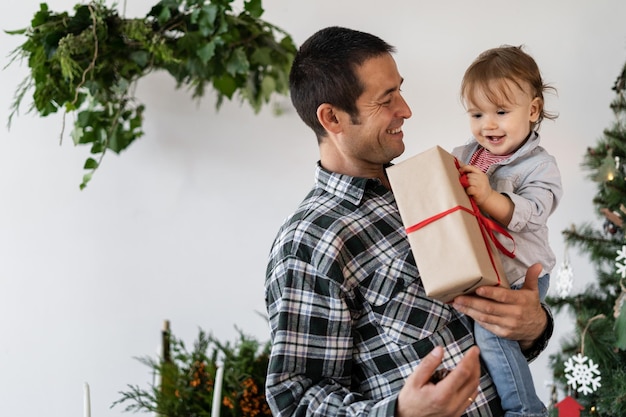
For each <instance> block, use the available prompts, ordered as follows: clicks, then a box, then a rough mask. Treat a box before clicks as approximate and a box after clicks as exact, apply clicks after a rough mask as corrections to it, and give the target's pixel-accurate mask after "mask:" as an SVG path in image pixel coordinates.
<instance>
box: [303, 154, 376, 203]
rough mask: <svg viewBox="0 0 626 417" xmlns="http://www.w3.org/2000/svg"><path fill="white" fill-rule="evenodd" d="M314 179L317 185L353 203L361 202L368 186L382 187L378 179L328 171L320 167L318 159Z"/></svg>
mask: <svg viewBox="0 0 626 417" xmlns="http://www.w3.org/2000/svg"><path fill="white" fill-rule="evenodd" d="M315 180H316V182H317V186H318V187H319V188H321V189H322V190H324V191H326V192H328V193H331V194H333V195H334V196H336V197H338V198H340V199H342V200H347V201H349V202H350V203H352V204H354V205H360V204H361V201H362V200H363V196H364V195H365V191H366V189H367V187H368V186H370V187H374V186H380V187H383V185H382V184H381V182H380V181H379V180H378V179H373V178H360V177H352V176H350V175H346V174H338V173H336V172H331V171H328V170H326V169H324V167H322V164H321V163H320V161H318V162H317V169H316V170H315ZM385 190H386V189H385Z"/></svg>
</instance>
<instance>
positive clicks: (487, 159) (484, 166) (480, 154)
mask: <svg viewBox="0 0 626 417" xmlns="http://www.w3.org/2000/svg"><path fill="white" fill-rule="evenodd" d="M511 155H512V154H508V155H494V154H492V153H491V152H489V151H488V150H487V149H485V148H483V147H482V146H479V147H478V149H477V150H476V152H474V155H472V157H471V159H470V165H473V166H475V167H478V168H480V170H481V171H482V172H487V170H488V169H489V167H490V166H491V165H493V164H495V163H498V162H500V161H503V160H505V159H507V158H509V157H510V156H511Z"/></svg>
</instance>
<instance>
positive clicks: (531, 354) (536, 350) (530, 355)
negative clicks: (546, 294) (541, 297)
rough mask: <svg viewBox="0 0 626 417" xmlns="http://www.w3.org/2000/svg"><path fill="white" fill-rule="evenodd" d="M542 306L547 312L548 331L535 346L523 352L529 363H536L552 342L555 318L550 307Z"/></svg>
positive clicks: (546, 330)
mask: <svg viewBox="0 0 626 417" xmlns="http://www.w3.org/2000/svg"><path fill="white" fill-rule="evenodd" d="M541 306H542V307H543V310H544V311H545V312H546V319H547V321H546V329H545V330H544V331H543V333H542V334H541V336H539V338H538V339H537V340H536V341H535V344H534V345H532V346H531V347H530V348H529V349H527V350H525V351H523V352H522V353H523V354H524V357H525V358H526V360H527V361H528V363H530V362H532V361H534V360H535V359H536V358H537V357H538V356H539V355H540V354H541V352H543V351H544V350H545V348H546V347H548V342H549V341H550V338H551V337H552V333H553V332H554V317H553V316H552V311H551V310H550V307H549V306H548V305H547V304H545V303H541Z"/></svg>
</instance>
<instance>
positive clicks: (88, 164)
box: [84, 158, 98, 169]
mask: <svg viewBox="0 0 626 417" xmlns="http://www.w3.org/2000/svg"><path fill="white" fill-rule="evenodd" d="M84 168H85V169H96V168H98V161H96V160H95V159H93V158H88V159H87V160H86V161H85V166H84Z"/></svg>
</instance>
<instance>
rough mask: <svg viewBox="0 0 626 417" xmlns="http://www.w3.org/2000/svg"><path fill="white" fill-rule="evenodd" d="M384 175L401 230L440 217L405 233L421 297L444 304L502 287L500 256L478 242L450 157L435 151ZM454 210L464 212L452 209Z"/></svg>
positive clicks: (484, 239)
mask: <svg viewBox="0 0 626 417" xmlns="http://www.w3.org/2000/svg"><path fill="white" fill-rule="evenodd" d="M387 176H388V177H389V181H390V183H391V188H392V190H393V193H394V196H395V199H396V202H397V204H398V210H399V211H400V216H401V218H402V223H403V224H404V227H405V228H406V229H409V228H412V227H413V226H415V225H417V224H418V223H420V222H423V221H425V220H427V219H431V218H433V217H434V216H438V215H441V217H440V218H438V219H436V220H434V221H432V222H431V223H429V224H427V225H425V226H423V227H421V228H419V229H418V230H415V231H410V232H409V233H408V238H409V243H410V245H411V251H412V252H413V256H414V257H415V261H416V263H417V267H418V270H419V272H420V277H421V279H422V283H423V285H424V289H425V291H426V295H428V296H429V297H431V298H434V299H436V300H439V301H442V302H449V301H451V300H452V299H453V298H454V297H456V296H457V295H460V294H467V293H471V292H473V291H474V290H475V289H476V288H478V287H479V286H483V285H503V286H506V287H508V282H507V281H506V277H505V276H504V271H503V269H502V264H501V262H500V254H499V253H498V250H497V249H496V247H495V245H494V243H493V242H492V241H491V240H490V239H489V238H488V237H486V236H485V237H483V236H484V235H483V232H481V226H480V222H479V219H478V217H477V216H476V215H475V214H474V210H475V209H474V207H473V206H472V203H471V202H470V198H469V197H468V195H467V194H466V193H465V190H464V188H463V186H462V185H461V183H460V181H459V178H460V173H459V171H458V168H457V165H456V164H455V158H454V156H453V155H451V154H450V153H448V152H447V151H445V150H444V149H443V148H441V147H439V146H435V147H434V148H431V149H429V150H427V151H424V152H422V153H419V154H417V155H415V156H413V157H410V158H408V159H406V160H404V161H402V162H400V163H398V164H396V165H393V166H390V167H389V168H387ZM459 206H460V207H463V208H464V209H456V210H455V208H457V207H459ZM465 210H468V211H469V213H468V212H467V211H465ZM448 211H450V212H449V213H447V214H446V212H448ZM505 233H506V232H505Z"/></svg>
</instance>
